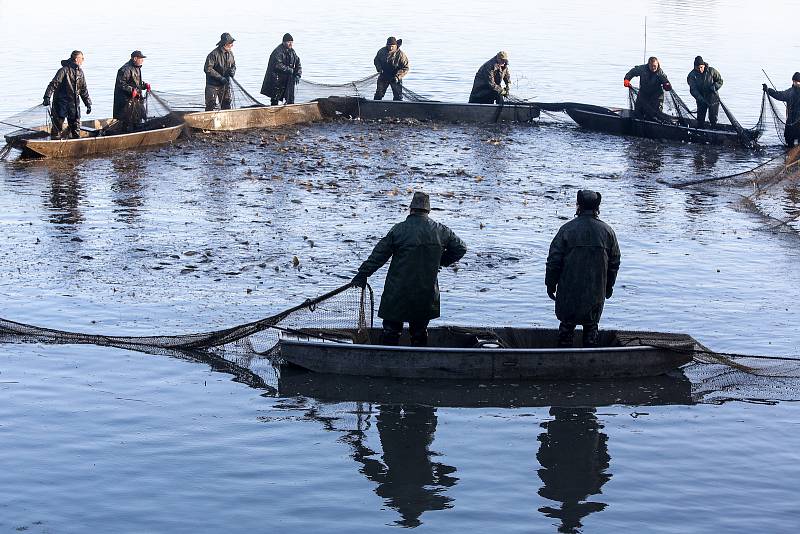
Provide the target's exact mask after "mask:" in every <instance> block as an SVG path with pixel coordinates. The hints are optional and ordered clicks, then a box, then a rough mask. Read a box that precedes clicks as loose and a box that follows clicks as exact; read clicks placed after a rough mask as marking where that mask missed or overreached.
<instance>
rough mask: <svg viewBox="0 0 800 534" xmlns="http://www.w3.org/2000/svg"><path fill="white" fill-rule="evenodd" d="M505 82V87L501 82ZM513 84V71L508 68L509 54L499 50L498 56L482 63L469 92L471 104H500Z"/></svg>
mask: <svg viewBox="0 0 800 534" xmlns="http://www.w3.org/2000/svg"><path fill="white" fill-rule="evenodd" d="M503 82H505V84H506V86H505V88H503V87H501V86H500V84H501V83H503ZM510 85H511V72H509V70H508V54H507V53H506V52H498V53H497V55H496V56H494V57H493V58H492V59H490V60H489V61H487V62H486V63H484V64H483V65H481V68H479V69H478V72H477V73H476V74H475V81H474V82H473V83H472V92H471V93H470V94H469V103H470V104H500V105H502V104H503V102H504V97H507V96H508V92H509V86H510Z"/></svg>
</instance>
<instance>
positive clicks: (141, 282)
mask: <svg viewBox="0 0 800 534" xmlns="http://www.w3.org/2000/svg"><path fill="white" fill-rule="evenodd" d="M792 7H793V4H792V3H791V2H769V3H762V4H760V5H759V8H758V9H754V7H753V5H752V4H751V3H748V2H743V1H741V2H740V1H720V2H714V3H706V2H696V3H695V2H682V3H675V2H642V3H630V2H621V1H613V2H606V3H603V4H602V5H600V4H598V5H595V4H594V3H589V2H578V1H573V2H564V3H561V4H558V5H555V4H554V5H552V6H544V5H541V3H538V2H536V3H534V2H531V3H523V2H518V3H517V2H507V3H504V4H503V5H502V6H499V7H498V6H490V7H487V6H485V5H483V4H478V3H471V2H439V3H436V4H430V3H422V2H406V3H404V4H403V5H402V6H401V8H398V7H397V6H389V5H387V6H377V5H373V4H371V3H366V2H360V3H359V2H355V3H353V2H350V3H347V4H346V5H341V4H338V5H337V4H331V3H322V2H307V3H302V4H300V5H298V6H292V9H287V8H286V6H282V5H278V4H273V3H265V4H263V5H258V6H251V5H242V6H235V7H230V8H227V7H226V8H221V7H220V6H218V5H216V4H212V3H210V2H199V3H196V4H193V7H191V8H189V7H188V6H187V5H184V4H180V3H164V5H159V6H152V5H142V6H139V9H140V10H141V11H140V12H141V15H137V16H135V17H133V18H131V16H130V15H129V13H130V8H129V7H128V6H120V7H115V6H110V5H108V4H106V3H101V2H85V3H82V4H80V5H79V6H78V5H65V4H57V3H53V4H48V5H46V6H42V5H39V4H32V3H19V2H7V1H0V31H2V33H3V35H4V36H5V39H6V41H7V42H8V43H19V47H18V48H17V49H16V51H15V53H13V54H7V55H6V57H5V60H4V62H3V63H2V64H0V80H1V81H3V82H4V84H6V83H9V82H8V81H9V80H13V87H14V90H13V92H8V93H7V94H5V95H4V98H3V99H2V101H0V117H6V116H9V115H11V114H13V113H15V112H17V111H19V110H21V109H25V108H29V107H32V106H34V105H36V104H38V103H39V102H40V99H41V94H42V93H43V91H44V87H45V85H46V83H47V82H48V81H49V80H50V78H51V77H52V74H53V72H55V69H56V68H57V67H58V60H60V59H62V58H64V57H66V54H68V52H69V51H70V50H72V49H73V48H81V49H83V51H84V52H85V54H86V58H87V62H86V64H85V69H86V71H87V78H88V80H89V88H90V91H91V93H92V97H93V99H94V100H95V109H96V112H94V113H95V114H94V115H93V116H105V115H107V114H108V113H109V111H110V107H111V85H112V83H113V76H114V73H115V71H116V69H117V68H118V67H119V66H120V65H121V64H122V63H123V62H124V61H125V60H126V59H127V56H128V55H129V53H130V51H131V50H133V49H134V48H138V49H142V50H143V51H144V52H145V54H147V55H148V58H147V60H146V66H145V69H146V70H145V72H146V73H147V77H146V79H148V81H150V82H151V83H153V85H154V87H158V88H164V90H170V91H180V90H182V89H184V88H185V89H186V90H187V91H190V90H191V91H196V90H197V88H198V87H200V88H201V87H202V73H200V70H199V69H200V65H201V63H202V60H203V58H204V57H205V54H206V53H207V52H208V51H209V50H210V49H211V48H212V47H213V45H214V43H215V42H216V40H217V37H218V35H219V34H220V33H221V32H223V31H229V32H231V33H233V34H234V36H235V37H236V38H237V39H238V40H237V43H236V45H235V46H236V48H235V52H236V55H237V60H238V63H239V76H238V77H239V79H240V81H242V83H244V84H245V85H246V86H247V87H250V88H253V89H254V90H255V88H257V87H258V84H259V83H260V79H261V77H262V76H263V69H264V67H265V64H266V56H267V54H268V52H269V51H270V50H271V49H272V48H273V47H274V46H275V45H276V44H277V42H278V40H279V39H280V36H281V35H282V34H283V33H284V32H285V31H290V32H292V33H293V35H294V37H295V44H296V47H297V50H298V52H299V53H300V56H301V58H302V60H303V64H304V72H305V76H306V77H307V78H309V79H314V80H318V81H344V80H350V79H355V78H360V77H363V76H365V75H367V74H369V73H370V72H371V61H372V56H373V55H374V53H375V50H377V48H378V47H379V46H380V45H381V44H382V43H383V42H384V41H385V38H386V36H387V35H389V34H395V35H396V36H397V37H402V38H403V39H404V45H403V47H404V49H405V50H406V53H407V54H408V55H409V57H410V59H411V62H412V72H411V74H410V75H409V78H408V79H407V84H408V86H409V87H411V88H412V89H413V90H415V91H417V92H421V93H423V94H426V95H428V96H430V97H433V98H442V99H445V98H446V99H462V98H463V97H465V96H466V94H467V92H468V91H469V87H470V85H471V81H472V76H473V75H474V71H475V70H476V69H477V67H478V65H479V64H480V63H482V62H483V61H485V60H486V59H488V57H490V56H491V55H492V54H494V53H496V52H497V50H498V49H501V48H502V49H506V50H508V51H509V53H510V54H511V58H512V61H511V64H512V71H513V72H514V73H515V76H518V78H516V80H515V83H516V87H517V89H518V92H519V93H520V94H522V95H523V96H528V97H533V98H537V99H540V100H553V101H560V100H565V101H566V100H578V101H584V102H589V103H595V104H603V105H625V99H626V94H625V92H624V90H623V88H622V77H623V75H624V73H625V72H626V71H627V70H628V68H630V66H632V65H634V64H638V63H640V62H641V61H642V55H643V53H644V50H643V48H644V40H643V37H644V36H643V26H644V17H645V16H647V27H648V37H647V55H650V54H656V55H658V56H659V57H660V58H661V60H662V64H663V66H664V68H665V70H666V71H667V73H668V75H670V77H671V79H673V83H674V84H675V85H677V86H678V87H679V91H682V92H683V94H687V91H686V90H685V89H683V87H682V86H681V84H682V80H683V79H684V78H685V75H686V73H688V71H689V70H690V69H691V61H692V59H693V58H694V56H695V55H697V54H698V53H701V54H702V55H703V56H704V57H705V58H706V59H707V61H709V63H711V64H712V65H713V66H716V67H718V68H719V69H720V71H721V72H722V73H723V76H724V77H725V83H726V85H725V86H724V89H723V93H722V94H723V97H724V98H726V101H727V102H728V104H729V107H731V108H732V109H734V111H735V112H736V114H737V116H738V117H739V118H740V119H741V120H742V121H743V122H744V123H746V124H750V123H752V122H753V121H754V120H755V118H756V115H757V113H758V109H757V107H758V105H759V99H760V84H761V81H762V78H763V75H762V74H761V73H760V69H761V68H762V67H764V68H765V69H766V70H767V71H768V72H769V73H770V74H771V75H772V77H773V79H774V80H775V82H776V84H777V85H778V86H780V87H783V86H787V87H788V85H789V84H788V80H789V78H790V76H791V74H792V73H793V72H794V71H795V70H797V66H796V65H794V64H793V63H792V58H793V57H796V55H797V54H796V53H797V51H798V46H797V45H796V44H795V42H794V40H793V33H792V31H791V30H792V27H791V20H792V19H791V17H790V16H788V15H789V14H790V13H791V12H792ZM73 23H74V24H77V25H78V26H79V27H80V28H83V29H85V30H86V31H80V32H78V33H76V32H74V31H72V30H71V28H73V26H72V24H73ZM89 30H91V31H89ZM255 92H257V91H255ZM545 122H546V124H542V125H538V126H537V125H517V126H492V127H490V128H480V127H475V126H451V125H436V126H435V127H432V126H431V125H428V124H403V125H392V124H361V123H327V124H320V125H306V126H298V127H294V128H288V129H284V130H282V131H281V132H278V134H276V133H274V132H265V131H254V132H246V133H242V134H232V135H228V134H224V135H219V136H213V135H202V134H201V135H196V136H194V137H193V138H192V139H190V140H186V141H182V142H180V143H179V144H178V145H176V146H170V147H162V148H156V149H153V150H147V151H132V152H125V153H119V154H114V155H110V156H107V157H97V158H90V159H85V160H79V161H55V162H32V163H30V162H17V161H11V162H4V163H2V164H1V165H0V296H2V308H0V317H3V318H8V319H13V320H17V321H21V322H26V323H33V324H38V325H43V326H50V327H54V328H61V329H66V330H78V331H88V332H98V333H115V334H116V333H120V334H137V335H150V334H160V333H184V332H195V331H205V330H212V329H216V328H221V327H223V326H229V325H234V324H239V323H243V322H247V321H251V320H253V319H255V318H259V317H263V316H266V315H271V314H273V313H275V312H277V311H279V310H282V309H284V308H287V307H289V306H292V305H294V304H297V303H299V302H302V300H303V299H305V298H308V297H313V296H316V295H319V294H322V293H324V292H326V291H328V290H330V289H333V288H335V287H337V286H339V285H341V284H342V283H344V282H345V281H346V280H348V279H349V278H350V276H352V274H353V273H354V271H355V269H356V268H357V266H358V264H359V262H360V261H362V260H363V259H364V258H365V257H366V256H367V255H368V254H369V251H370V250H371V248H372V246H373V245H374V243H375V242H376V240H377V239H378V238H379V237H380V236H381V235H383V233H384V232H385V231H387V230H388V228H389V227H390V226H391V224H392V223H393V222H395V221H397V220H400V219H401V218H402V217H403V213H404V211H405V206H406V202H407V198H408V197H410V192H409V191H411V190H413V189H415V188H424V189H425V190H427V191H429V192H430V193H431V195H432V202H433V204H434V207H435V208H436V209H435V211H434V212H433V216H434V218H436V219H437V220H440V221H442V222H444V223H446V224H448V225H449V226H450V227H451V228H453V229H454V230H455V231H456V232H457V233H458V234H459V236H461V237H462V238H463V239H464V240H465V241H466V242H467V244H468V246H469V248H470V252H469V253H468V255H467V256H466V257H465V258H464V260H463V261H462V262H461V265H460V269H459V270H458V271H457V272H453V271H452V270H445V271H443V273H442V275H441V278H440V283H441V286H442V292H443V294H442V298H443V303H442V309H443V315H444V316H443V319H442V320H441V321H439V324H443V323H454V324H473V325H474V324H478V325H482V324H507V325H535V326H553V325H554V324H555V319H554V317H553V314H552V305H551V302H550V301H549V300H548V299H547V297H546V295H545V294H544V286H543V278H544V260H545V256H546V250H547V246H548V244H549V241H550V239H551V237H552V235H554V233H555V231H556V230H557V229H558V227H559V226H560V225H561V224H563V222H564V221H565V220H566V219H567V218H569V217H570V216H571V215H572V210H573V207H572V206H573V199H574V195H575V191H576V190H577V189H579V188H583V187H588V188H592V189H597V190H600V191H602V193H603V206H602V212H601V217H602V218H603V219H604V220H606V221H607V222H609V224H611V225H612V226H613V227H614V228H615V229H616V231H617V235H618V236H619V238H620V242H621V246H622V254H623V263H622V268H621V271H620V276H619V280H618V286H617V288H616V290H615V293H614V298H613V299H611V300H609V301H608V304H607V307H606V311H605V315H604V317H603V322H602V325H601V326H604V327H624V328H635V329H644V330H667V331H681V332H687V333H689V334H691V335H693V336H694V337H696V338H697V339H699V340H700V341H701V342H703V343H705V344H706V345H708V346H710V347H712V348H714V349H717V350H725V351H732V352H744V353H754V354H768V355H798V354H800V336H798V335H797V333H796V325H795V320H794V317H796V316H797V315H798V313H800V305H799V304H798V302H800V299H798V296H800V295H799V294H798V289H797V288H798V287H800V276H799V275H798V271H797V268H796V266H797V262H798V259H800V248H798V240H797V236H796V234H795V233H793V232H791V231H789V232H781V233H778V232H775V231H772V230H771V227H772V226H773V223H774V222H770V221H768V220H765V219H764V218H763V217H761V216H759V215H758V214H756V213H753V212H752V211H751V210H749V209H746V207H745V206H743V205H742V203H741V202H740V200H741V198H742V197H743V196H747V195H749V194H751V193H752V190H748V189H747V188H746V187H745V188H741V187H728V186H726V187H705V188H687V189H677V188H674V187H672V185H674V184H677V183H680V182H683V181H687V180H691V179H696V178H702V177H713V176H723V175H727V174H731V173H734V172H739V171H742V170H746V169H748V168H750V167H752V166H754V165H755V164H757V163H759V162H761V161H763V160H765V159H767V158H768V157H771V155H772V154H773V152H770V151H769V150H768V151H767V152H765V153H756V154H753V153H751V152H746V151H738V150H729V149H717V148H713V147H698V146H691V145H681V144H659V143H654V142H651V141H647V140H637V139H627V138H616V137H611V136H605V135H599V134H593V133H589V132H585V131H582V130H580V129H578V128H576V127H574V126H573V125H571V124H569V123H567V122H564V123H561V122H552V121H545ZM290 158H291V159H290ZM797 198H798V197H797V194H796V191H795V190H794V189H793V188H792V187H791V186H790V185H787V186H786V188H785V189H784V190H783V191H782V192H781V193H780V195H779V196H776V197H771V198H768V199H763V200H762V199H760V200H759V202H763V203H770V202H771V203H773V204H775V205H778V206H781V207H782V209H784V210H785V211H788V212H791V210H792V209H795V212H794V213H796V208H797ZM790 226H791V225H790ZM311 241H313V246H312V244H311V243H310V242H311ZM294 256H297V258H298V259H299V261H300V266H299V269H298V268H294V267H293V265H292V258H293V257H294ZM384 273H385V270H384V271H380V272H379V273H377V274H376V275H375V276H374V277H373V278H372V279H371V282H372V283H373V286H374V287H375V289H376V291H377V294H378V296H379V295H380V289H381V286H382V279H383V274H384ZM265 368H266V369H267V371H266V374H269V371H268V366H265ZM272 378H273V379H274V380H273V381H272V385H275V386H277V392H276V391H275V390H273V389H269V388H267V389H258V388H253V387H250V386H248V385H246V384H244V383H242V382H240V381H236V380H234V377H233V376H232V375H231V374H228V373H225V372H219V371H214V370H213V367H212V366H211V365H210V364H209V363H204V362H198V361H193V360H181V359H176V358H172V357H168V356H163V355H162V356H159V355H146V354H138V353H133V352H128V351H123V350H117V349H109V348H98V347H84V346H69V345H64V346H46V345H38V344H24V345H15V344H6V343H2V344H0V496H1V497H0V531H2V532H16V531H30V532H87V531H98V532H167V531H169V532H244V531H249V532H253V531H255V532H263V531H266V530H278V531H281V532H319V531H324V532H328V531H335V532H373V531H375V530H379V529H382V528H386V529H391V528H402V527H408V528H417V529H427V530H429V531H435V532H454V531H461V530H464V529H465V528H470V527H471V528H475V527H480V528H483V529H484V530H486V529H489V530H497V531H503V532H516V531H526V532H528V531H537V532H538V531H543V532H557V531H559V528H560V529H561V531H566V532H578V531H581V532H618V531H620V530H622V529H626V530H632V531H644V532H653V531H656V532H669V533H678V532H680V533H683V532H708V531H712V530H717V531H720V532H747V533H750V532H754V531H767V532H794V531H795V530H796V525H797V524H798V514H797V498H796V494H797V480H798V478H800V477H798V475H800V473H798V470H800V468H798V467H797V466H798V465H800V462H799V461H798V460H800V453H798V450H800V447H799V446H800V438H798V435H799V434H798V428H797V419H798V417H797V404H796V402H793V401H794V400H796V399H799V398H800V395H798V394H797V389H796V384H794V383H792V382H791V381H790V382H789V383H788V386H787V385H786V383H785V382H781V383H780V384H781V385H780V387H778V381H777V380H774V381H771V380H770V379H766V380H763V381H755V380H754V382H753V384H751V385H749V386H747V385H746V386H747V387H745V388H742V387H741V384H737V385H736V387H733V386H730V389H729V388H728V387H726V385H725V382H724V381H716V382H713V381H712V382H705V381H704V379H703V375H702V374H697V373H696V374H692V375H690V377H689V378H690V379H691V380H687V379H686V378H683V379H674V380H671V381H668V382H666V383H664V384H661V383H659V384H660V385H658V386H654V385H653V384H650V383H646V384H638V385H634V386H633V387H632V390H624V391H616V390H613V391H609V390H608V388H609V386H608V385H597V384H595V385H588V386H587V385H576V386H575V387H576V390H575V396H574V398H575V399H579V400H577V401H573V400H571V399H573V398H572V397H570V396H569V395H570V394H569V393H567V394H566V395H562V396H559V397H557V398H558V399H559V400H558V402H557V403H551V402H548V397H545V398H544V399H540V398H535V397H534V396H533V394H532V393H531V392H530V391H528V390H526V389H524V388H522V389H520V391H522V393H521V394H520V395H518V396H517V397H515V401H514V402H513V403H510V404H508V403H507V404H503V403H499V404H492V402H490V401H491V399H493V398H496V397H495V396H493V394H492V391H493V390H492V389H491V388H492V387H493V386H492V385H490V384H486V385H483V386H485V387H478V388H477V390H476V391H477V392H476V391H469V392H466V391H465V393H464V394H463V396H461V397H459V398H460V399H461V402H458V403H455V402H449V403H448V402H444V401H442V402H439V401H436V399H437V398H440V397H438V396H437V395H436V394H435V392H432V391H430V388H429V389H426V386H425V385H416V386H414V385H408V386H407V390H405V391H404V390H403V389H401V391H400V393H399V397H398V396H395V397H393V400H392V401H391V402H389V401H386V402H383V401H381V397H377V398H371V397H369V396H367V397H363V396H360V395H358V394H357V393H356V392H354V391H353V390H352V389H351V388H349V387H344V386H343V385H342V384H340V383H337V382H335V381H333V382H330V381H328V382H324V381H323V382H322V383H320V384H318V386H319V387H320V388H323V389H324V390H326V391H328V394H322V393H320V392H319V391H322V390H315V391H316V392H308V390H305V391H306V393H304V390H303V388H302V387H301V386H302V382H301V383H300V386H298V387H296V388H295V387H294V386H292V385H290V384H289V383H287V382H286V380H285V379H284V382H283V383H280V382H278V381H277V377H276V376H273V377H272ZM404 387H406V386H404ZM494 387H495V388H496V387H498V386H494ZM502 387H504V388H509V389H511V390H514V391H515V390H516V388H520V387H521V386H518V385H517V386H514V385H503V386H502ZM708 388H711V392H710V393H709V389H708ZM332 392H335V393H336V394H335V395H334V394H333V393H332ZM440 393H442V395H443V394H444V393H443V392H441V391H440ZM494 393H497V391H496V390H495V391H494ZM504 393H507V392H505V391H504ZM512 396H513V395H512ZM725 397H733V398H737V399H744V398H747V397H753V398H754V399H756V400H757V401H758V403H748V402H742V401H741V400H740V401H733V402H727V403H722V404H713V403H711V402H709V401H711V400H717V399H719V398H725ZM420 399H423V400H420ZM425 399H427V400H425ZM765 401H771V402H769V403H766V404H765V403H764V402H765ZM456 404H457V405H459V406H463V405H469V406H470V407H454V405H456ZM550 404H556V405H555V406H551V405H550ZM576 405H577V406H576Z"/></svg>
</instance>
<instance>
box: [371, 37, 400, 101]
mask: <svg viewBox="0 0 800 534" xmlns="http://www.w3.org/2000/svg"><path fill="white" fill-rule="evenodd" d="M402 44H403V40H402V39H395V38H394V37H389V38H388V39H386V46H384V47H383V48H381V49H380V50H378V53H377V54H375V60H374V63H375V68H376V69H377V70H378V82H377V83H378V85H377V87H376V89H375V100H383V96H384V95H385V94H386V89H387V88H388V87H391V88H392V95H393V98H392V100H403V77H404V76H405V75H406V74H408V57H407V56H406V55H405V53H404V52H403V51H402V50H400V46H401V45H402Z"/></svg>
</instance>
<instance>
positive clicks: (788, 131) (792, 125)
mask: <svg viewBox="0 0 800 534" xmlns="http://www.w3.org/2000/svg"><path fill="white" fill-rule="evenodd" d="M761 88H762V89H763V90H764V92H765V93H767V94H768V95H769V96H771V97H772V98H775V99H777V100H782V101H783V102H786V126H785V127H784V129H783V137H784V139H786V144H787V145H789V146H794V145H795V144H797V143H800V72H795V73H794V76H792V86H791V87H790V88H788V89H786V90H785V91H776V90H775V89H770V88H769V87H767V84H765V83H764V84H761Z"/></svg>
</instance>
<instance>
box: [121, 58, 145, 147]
mask: <svg viewBox="0 0 800 534" xmlns="http://www.w3.org/2000/svg"><path fill="white" fill-rule="evenodd" d="M145 57H147V56H145V55H144V54H142V52H141V50H134V51H133V52H131V59H130V61H128V62H126V63H125V64H124V65H122V67H120V68H119V70H118V71H117V79H116V83H115V84H114V118H115V119H117V120H118V121H120V123H121V125H122V128H121V129H122V130H123V131H131V130H134V129H136V127H138V126H139V125H140V124H141V123H142V121H143V120H144V119H145V118H146V114H147V113H146V111H145V107H144V98H145V96H144V95H143V93H144V91H145V90H147V91H148V92H150V84H149V83H145V82H144V81H142V65H143V64H144V58H145Z"/></svg>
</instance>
